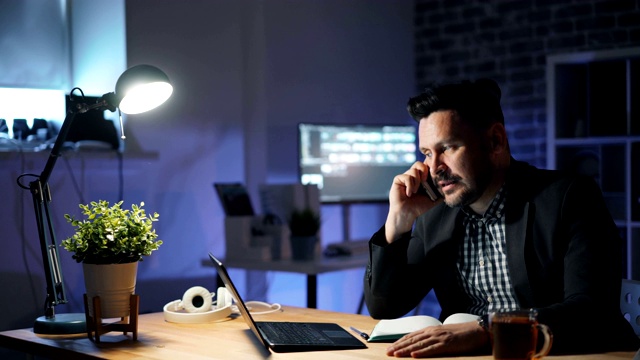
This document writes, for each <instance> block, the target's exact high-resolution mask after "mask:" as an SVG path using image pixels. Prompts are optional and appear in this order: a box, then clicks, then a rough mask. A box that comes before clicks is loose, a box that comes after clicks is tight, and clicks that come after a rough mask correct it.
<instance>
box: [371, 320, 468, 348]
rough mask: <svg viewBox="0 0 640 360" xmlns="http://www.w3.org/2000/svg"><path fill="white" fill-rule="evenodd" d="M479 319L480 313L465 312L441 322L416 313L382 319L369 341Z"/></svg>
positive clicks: (398, 336) (384, 339)
mask: <svg viewBox="0 0 640 360" xmlns="http://www.w3.org/2000/svg"><path fill="white" fill-rule="evenodd" d="M477 320H478V315H473V314H464V313H458V314H452V315H450V316H449V317H447V318H446V319H445V320H444V322H440V320H438V319H436V318H434V317H432V316H427V315H414V316H406V317H401V318H397V319H390V320H380V321H379V322H378V323H377V324H376V326H375V327H374V328H373V330H372V331H371V334H370V335H369V341H371V342H375V341H379V342H383V341H395V340H398V339H400V338H401V337H403V336H404V335H406V334H408V333H411V332H414V331H418V330H420V329H424V328H426V327H428V326H436V325H443V324H459V323H465V322H472V321H477Z"/></svg>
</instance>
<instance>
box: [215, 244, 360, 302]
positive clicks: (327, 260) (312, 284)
mask: <svg viewBox="0 0 640 360" xmlns="http://www.w3.org/2000/svg"><path fill="white" fill-rule="evenodd" d="M367 260H368V254H358V255H351V256H336V257H324V256H319V257H316V258H315V259H313V260H309V261H294V260H241V259H225V260H221V261H222V263H223V264H224V265H225V266H226V267H227V268H235V269H244V270H261V271H283V272H290V273H297V274H306V275H307V307H308V308H311V309H315V308H317V305H318V275H319V274H322V273H327V272H332V271H340V270H349V269H357V268H362V269H364V268H365V267H366V266H367ZM202 264H203V265H205V266H213V264H212V263H211V260H210V259H206V260H203V262H202ZM218 284H219V285H220V286H222V284H221V282H218ZM360 307H361V306H360Z"/></svg>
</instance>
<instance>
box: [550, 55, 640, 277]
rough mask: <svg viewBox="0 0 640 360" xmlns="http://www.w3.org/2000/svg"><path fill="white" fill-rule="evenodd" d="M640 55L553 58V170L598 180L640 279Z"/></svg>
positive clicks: (628, 263)
mask: <svg viewBox="0 0 640 360" xmlns="http://www.w3.org/2000/svg"><path fill="white" fill-rule="evenodd" d="M638 97H640V48H628V49H615V50H606V51H590V52H579V53H571V54H559V55H552V56H549V57H548V58H547V167H548V168H550V169H561V170H566V171H572V172H575V173H580V174H585V175H589V176H592V177H593V178H594V179H595V180H596V182H597V183H598V184H599V185H600V188H601V190H602V193H603V196H604V200H605V202H606V204H607V207H608V208H609V210H610V212H611V215H612V216H613V218H614V220H615V222H616V224H617V226H618V228H619V229H620V236H621V238H622V239H623V249H622V251H623V264H624V270H623V273H622V277H623V278H628V279H636V280H637V279H640V262H638V261H636V259H637V258H638V256H640V169H638V164H639V163H640V103H639V102H638V101H637V100H636V101H634V99H638Z"/></svg>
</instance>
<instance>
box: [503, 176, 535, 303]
mask: <svg viewBox="0 0 640 360" xmlns="http://www.w3.org/2000/svg"><path fill="white" fill-rule="evenodd" d="M510 175H513V172H512V173H511V174H510ZM513 180H514V179H513V176H511V181H512V182H511V184H514V183H515V184H518V182H517V181H518V180H516V181H515V182H514V181H513ZM518 190H520V191H522V189H519V188H518V187H517V186H516V187H515V188H514V187H511V190H509V194H508V195H507V204H506V214H505V222H506V229H505V231H506V238H507V239H506V243H507V264H508V267H509V277H510V278H511V285H512V286H513V288H514V291H515V294H516V297H517V299H518V302H519V303H520V306H521V307H523V308H527V307H530V306H531V304H533V295H532V291H531V286H530V284H529V277H528V272H527V266H526V265H527V264H526V257H525V253H526V246H527V242H528V241H531V239H530V238H529V237H528V233H529V232H528V231H527V229H528V226H529V225H530V224H529V219H530V218H531V217H530V215H531V212H533V211H535V208H533V207H531V206H530V205H531V204H530V203H529V202H526V201H524V200H523V199H522V198H521V196H520V195H522V193H521V192H519V191H518Z"/></svg>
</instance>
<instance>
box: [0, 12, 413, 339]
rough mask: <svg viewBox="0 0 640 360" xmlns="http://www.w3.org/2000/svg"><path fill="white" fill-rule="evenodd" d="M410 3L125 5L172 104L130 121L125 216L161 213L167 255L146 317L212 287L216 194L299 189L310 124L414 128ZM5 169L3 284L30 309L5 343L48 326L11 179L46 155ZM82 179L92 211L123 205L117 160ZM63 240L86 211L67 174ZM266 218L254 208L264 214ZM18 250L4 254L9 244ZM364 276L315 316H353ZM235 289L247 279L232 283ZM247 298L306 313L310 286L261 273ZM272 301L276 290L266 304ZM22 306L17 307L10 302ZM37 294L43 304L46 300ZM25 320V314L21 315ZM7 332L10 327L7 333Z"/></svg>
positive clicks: (331, 278) (30, 233)
mask: <svg viewBox="0 0 640 360" xmlns="http://www.w3.org/2000/svg"><path fill="white" fill-rule="evenodd" d="M412 10H413V2H412V1H409V0H406V1H405V0H403V1H392V0H350V1H341V0H314V1H293V0H269V1H258V0H242V1H236V0H216V1H211V0H189V1H175V0H127V1H126V3H125V12H126V40H127V49H126V54H127V66H132V65H135V64H139V63H149V64H153V65H156V66H158V67H160V68H161V69H163V70H164V71H165V72H166V73H167V74H168V76H169V77H170V79H171V80H172V82H173V85H174V95H173V96H172V98H171V99H170V100H169V101H168V102H167V103H166V104H164V105H162V106H161V107H160V108H158V109H156V110H154V111H152V112H150V113H147V114H141V115H132V116H129V117H128V119H127V127H126V129H125V130H126V132H127V136H128V139H127V144H126V146H127V153H126V154H125V157H124V167H123V168H124V172H123V174H124V177H123V179H124V199H125V202H127V203H131V202H139V201H144V202H145V203H146V205H145V207H146V208H147V209H148V210H149V211H157V212H158V213H160V221H159V222H158V223H157V224H158V229H157V231H158V233H159V234H160V238H161V239H163V240H164V245H162V247H161V248H160V250H159V251H157V252H156V253H154V254H153V255H152V256H151V257H149V258H146V259H145V260H144V261H143V262H142V263H141V264H140V267H139V275H138V289H139V291H138V292H139V293H140V295H141V307H142V311H143V312H145V311H160V309H161V307H162V305H164V304H165V303H166V302H168V301H171V300H174V299H177V298H179V297H181V296H182V293H183V292H184V290H186V289H187V288H188V287H189V286H192V285H194V284H200V285H204V286H207V287H213V286H214V280H213V276H214V272H213V269H212V268H209V267H204V266H202V260H204V259H205V258H206V254H207V252H208V251H212V252H213V253H214V254H224V238H223V234H224V229H223V213H222V208H221V207H220V205H219V203H218V199H217V198H216V196H215V192H214V191H213V186H212V184H213V182H225V181H242V182H245V183H246V184H247V185H248V186H249V188H250V189H251V190H252V191H253V192H254V193H253V195H254V199H256V200H257V194H256V193H255V189H257V186H258V185H259V184H261V183H264V182H271V183H276V182H295V181H296V175H297V162H296V160H297V157H296V151H297V145H296V143H297V139H296V125H297V123H298V122H301V121H307V122H325V123H326V122H348V123H356V122H357V123H376V122H378V123H381V122H392V123H408V122H409V123H410V121H411V120H410V119H409V118H408V115H406V112H405V110H404V107H405V103H406V100H407V99H408V97H409V96H411V95H413V92H414V89H415V86H414V80H413V34H412V24H413V20H412ZM23 159H24V158H22V157H20V156H19V155H18V154H9V155H1V154H0V161H2V163H3V165H2V166H3V168H5V169H7V171H5V172H4V173H5V174H6V175H4V174H3V176H2V186H3V188H5V189H10V190H11V193H10V194H9V199H8V201H7V202H6V203H5V204H4V205H2V206H1V207H0V219H2V220H0V221H2V224H3V226H4V228H5V229H6V232H4V233H3V235H2V237H3V239H2V240H1V241H0V242H1V243H3V244H5V246H6V248H7V249H8V251H3V252H0V279H2V281H3V283H5V284H8V285H9V286H11V287H12V288H15V291H13V293H12V295H9V293H7V292H3V294H2V295H0V306H2V305H4V306H5V308H7V307H10V306H13V307H15V305H14V300H13V299H14V296H19V297H20V298H21V299H23V300H22V304H21V305H20V307H19V310H17V311H16V312H14V314H6V313H3V314H2V315H0V324H2V325H0V326H2V327H5V328H15V327H25V326H31V322H32V321H33V319H35V317H37V316H39V315H41V304H42V301H43V300H42V299H43V296H44V294H42V295H40V294H41V293H44V290H43V284H42V278H41V277H42V276H41V275H40V274H41V269H40V267H41V265H40V263H41V260H40V258H39V256H40V255H39V250H38V245H37V238H36V237H35V236H36V235H35V231H34V230H33V227H34V225H35V223H34V221H35V220H33V216H32V215H31V211H32V210H31V204H30V196H29V194H28V193H25V192H22V191H20V190H19V189H18V190H16V186H15V182H14V181H15V177H16V176H17V174H19V173H21V172H25V171H32V172H37V171H40V170H39V169H40V167H41V166H43V164H44V161H45V160H44V155H43V154H42V155H41V156H38V155H32V156H28V157H27V159H26V160H23ZM70 164H71V165H72V166H73V168H74V171H73V173H74V174H75V176H76V178H78V179H80V180H84V181H83V182H82V184H81V185H82V186H81V187H82V189H83V191H84V196H85V198H87V199H98V198H105V199H107V200H116V198H117V194H118V186H117V183H118V175H117V174H118V173H117V168H118V163H117V160H116V159H115V157H113V156H104V155H97V156H96V155H82V156H80V157H78V156H76V157H74V158H72V159H71V160H70ZM51 185H52V189H53V191H54V196H55V198H54V204H55V206H54V215H55V216H56V218H57V219H56V229H57V230H58V233H59V239H64V238H65V237H66V236H68V234H69V233H70V229H69V226H68V225H67V224H66V223H64V220H63V219H62V214H64V213H69V212H74V211H76V210H75V209H76V208H77V203H78V196H77V194H76V191H75V190H74V188H73V185H72V182H71V176H70V172H69V171H68V170H66V167H65V165H64V164H63V163H62V162H60V163H58V165H57V167H56V169H55V171H54V174H52V177H51ZM257 206H258V204H256V207H257ZM352 210H353V212H352V220H353V221H352V224H351V228H352V230H353V231H352V235H353V237H367V236H369V235H370V234H371V233H372V232H373V231H375V230H377V229H378V228H379V226H380V225H381V224H382V223H383V221H384V216H385V211H386V208H385V206H384V205H379V206H374V205H362V206H354V207H353V209H352ZM323 218H324V219H325V222H324V225H323V233H322V237H323V241H324V242H325V244H326V243H328V242H333V241H339V240H340V239H341V237H342V233H341V227H342V223H341V213H340V208H339V207H337V206H326V207H324V208H323ZM7 244H8V245H7ZM61 255H62V256H63V257H64V259H63V260H64V262H63V273H64V275H65V278H66V280H67V288H68V292H69V295H70V297H71V298H72V301H71V304H69V305H65V306H60V307H58V308H57V309H56V310H57V311H58V312H79V311H82V307H81V302H80V301H79V299H80V297H81V295H82V292H83V291H84V290H83V289H84V288H83V285H82V275H81V270H80V265H79V264H76V263H74V262H73V261H72V260H70V256H69V254H65V253H64V250H62V252H61ZM362 274H363V269H356V270H351V271H345V272H339V273H332V274H326V275H321V276H320V278H319V301H318V306H319V307H320V308H323V309H330V310H338V311H348V312H353V311H355V310H356V307H357V304H358V301H359V298H360V294H361V289H362ZM232 276H234V277H235V278H236V279H237V282H238V283H239V284H244V281H243V280H245V272H244V271H240V270H234V271H232ZM254 278H255V279H259V280H260V281H259V282H258V283H256V284H254V286H250V287H249V288H245V289H241V290H242V291H245V294H247V296H245V298H246V299H247V300H254V299H256V298H257V297H262V296H266V300H268V301H270V302H279V303H283V304H290V305H300V306H303V305H304V304H305V298H304V291H303V289H304V284H305V277H304V276H303V275H291V274H284V273H269V274H268V275H267V277H266V279H267V283H264V277H261V276H256V275H255V274H253V275H252V276H251V277H248V278H247V279H248V280H252V279H254ZM267 286H268V291H267V290H266V289H265V288H266V287H267ZM14 294H15V295H14ZM34 294H35V295H34ZM15 313H17V315H16V314H15ZM5 324H7V325H5Z"/></svg>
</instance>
